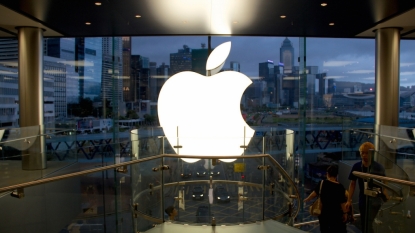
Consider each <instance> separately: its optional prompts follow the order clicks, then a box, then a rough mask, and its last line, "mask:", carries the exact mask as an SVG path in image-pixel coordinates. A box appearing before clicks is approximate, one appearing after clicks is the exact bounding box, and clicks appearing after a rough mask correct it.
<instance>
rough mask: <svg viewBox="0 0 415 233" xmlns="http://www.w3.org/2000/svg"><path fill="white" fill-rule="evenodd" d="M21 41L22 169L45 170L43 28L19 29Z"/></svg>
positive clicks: (20, 110) (19, 39) (20, 118)
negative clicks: (24, 138)
mask: <svg viewBox="0 0 415 233" xmlns="http://www.w3.org/2000/svg"><path fill="white" fill-rule="evenodd" d="M17 29H18V41H19V124H20V127H21V136H22V137H27V138H28V139H27V140H26V142H25V143H26V144H24V143H22V144H23V146H22V149H23V150H22V168H23V169H24V170H37V169H45V168H46V141H45V136H39V135H43V134H44V132H45V130H44V111H43V104H44V100H43V29H41V28H36V27H18V28H17Z"/></svg>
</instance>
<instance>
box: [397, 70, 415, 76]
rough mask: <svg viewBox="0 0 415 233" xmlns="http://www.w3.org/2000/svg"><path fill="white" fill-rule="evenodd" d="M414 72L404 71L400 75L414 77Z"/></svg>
mask: <svg viewBox="0 0 415 233" xmlns="http://www.w3.org/2000/svg"><path fill="white" fill-rule="evenodd" d="M414 74H415V71H406V72H401V73H400V75H401V76H404V75H414Z"/></svg>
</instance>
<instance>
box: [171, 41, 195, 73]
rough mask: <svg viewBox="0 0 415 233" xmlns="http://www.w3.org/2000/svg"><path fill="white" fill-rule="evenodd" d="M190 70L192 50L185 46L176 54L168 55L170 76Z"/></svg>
mask: <svg viewBox="0 0 415 233" xmlns="http://www.w3.org/2000/svg"><path fill="white" fill-rule="evenodd" d="M191 70H192V50H191V49H190V48H189V46H187V45H183V49H179V50H178V52H177V53H170V72H171V74H170V75H172V76H173V75H175V74H177V73H179V72H182V71H191Z"/></svg>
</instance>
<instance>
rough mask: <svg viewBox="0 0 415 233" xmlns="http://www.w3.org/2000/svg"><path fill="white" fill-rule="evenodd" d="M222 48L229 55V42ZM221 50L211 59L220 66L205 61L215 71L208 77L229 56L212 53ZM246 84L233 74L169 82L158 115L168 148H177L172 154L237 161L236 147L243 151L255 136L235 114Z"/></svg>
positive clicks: (187, 73)
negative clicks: (220, 156) (225, 158)
mask: <svg viewBox="0 0 415 233" xmlns="http://www.w3.org/2000/svg"><path fill="white" fill-rule="evenodd" d="M227 43H229V44H226V45H225V46H228V48H225V49H229V50H230V42H227ZM222 45H224V44H222ZM222 45H220V46H218V47H217V48H216V49H215V50H214V51H213V52H212V54H211V56H212V55H214V54H216V55H218V54H219V56H222V57H221V58H220V59H222V60H223V61H221V60H220V61H216V64H215V62H212V61H210V59H211V57H209V60H208V62H207V63H208V64H211V65H210V66H211V67H212V64H214V65H213V68H214V69H208V73H209V71H210V72H212V71H218V70H220V68H219V66H223V63H224V61H225V60H226V57H227V56H228V54H226V51H225V52H224V53H223V51H222V52H221V51H217V49H219V50H220V48H221V46H222ZM223 47H224V46H222V48H223ZM215 52H216V53H215ZM228 53H229V51H228ZM223 56H225V57H223ZM207 67H208V66H207ZM218 68H219V69H218ZM211 74H212V73H211ZM251 83H252V81H251V80H250V79H249V78H248V77H247V76H245V75H244V74H242V73H239V72H235V71H225V72H221V73H217V74H215V75H212V76H203V75H200V74H198V73H195V72H190V71H185V72H181V73H178V74H176V75H174V76H172V77H171V78H169V79H168V80H167V81H166V83H165V84H164V85H163V87H162V89H161V91H160V95H159V99H158V115H159V120H160V125H161V127H162V128H163V131H164V134H165V136H166V138H167V140H168V141H169V143H170V144H171V145H172V146H180V148H174V150H175V152H176V153H177V154H179V155H201V156H203V155H205V156H207V155H222V156H227V155H242V153H243V151H244V148H241V146H242V145H248V144H249V141H250V140H251V138H252V136H253V135H254V130H253V129H252V128H250V127H249V126H248V125H247V124H246V123H245V121H244V119H243V118H242V115H241V110H240V102H241V97H242V94H243V92H244V91H245V89H246V88H247V87H248V86H249V85H250V84H251ZM184 160H185V161H186V162H195V161H197V159H184ZM224 161H225V162H231V161H234V159H233V160H229V159H228V160H224Z"/></svg>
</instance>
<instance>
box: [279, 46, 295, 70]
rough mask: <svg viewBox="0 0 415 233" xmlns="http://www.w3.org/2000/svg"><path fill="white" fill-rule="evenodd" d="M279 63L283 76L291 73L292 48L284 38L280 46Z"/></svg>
mask: <svg viewBox="0 0 415 233" xmlns="http://www.w3.org/2000/svg"><path fill="white" fill-rule="evenodd" d="M280 62H282V63H283V64H284V74H290V73H292V72H293V66H294V47H293V45H292V43H291V41H290V40H289V39H288V38H285V40H284V41H283V42H282V44H281V47H280Z"/></svg>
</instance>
